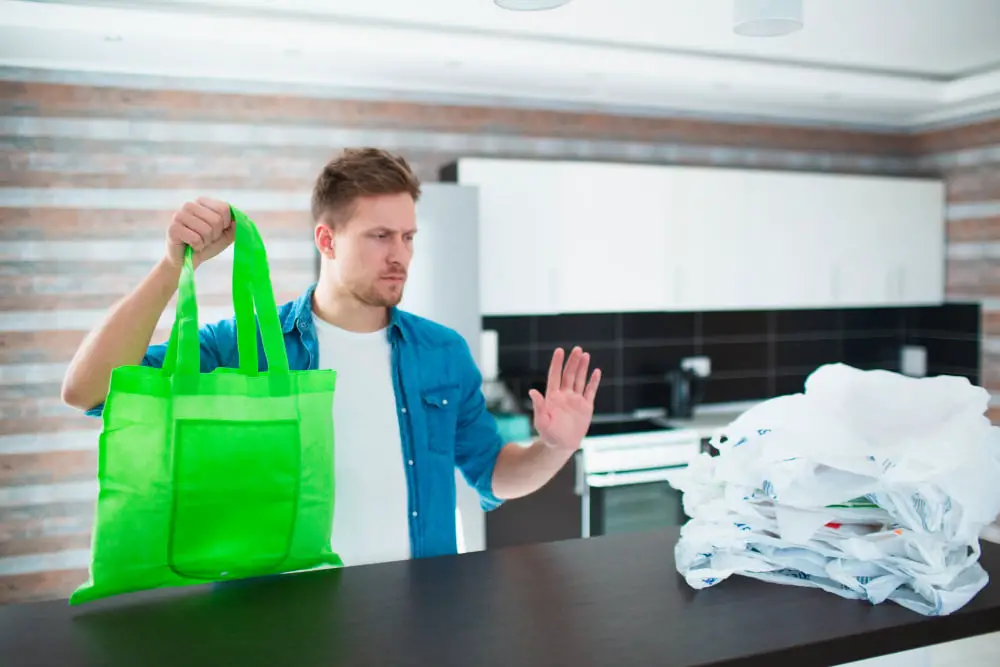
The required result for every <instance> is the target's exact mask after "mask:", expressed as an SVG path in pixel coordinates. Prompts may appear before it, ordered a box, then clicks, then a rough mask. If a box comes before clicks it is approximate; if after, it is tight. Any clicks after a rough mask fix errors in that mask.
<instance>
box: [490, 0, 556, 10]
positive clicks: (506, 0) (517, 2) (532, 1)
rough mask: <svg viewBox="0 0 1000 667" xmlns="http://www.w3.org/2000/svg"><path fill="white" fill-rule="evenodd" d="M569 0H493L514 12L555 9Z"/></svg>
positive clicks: (501, 6) (498, 5) (499, 5)
mask: <svg viewBox="0 0 1000 667" xmlns="http://www.w3.org/2000/svg"><path fill="white" fill-rule="evenodd" d="M569 1H570V0H493V2H494V4H496V6H497V7H500V8H501V9H510V10H512V11H515V12H534V11H539V10H543V9H555V8H556V7H562V6H563V5H565V4H567V3H569Z"/></svg>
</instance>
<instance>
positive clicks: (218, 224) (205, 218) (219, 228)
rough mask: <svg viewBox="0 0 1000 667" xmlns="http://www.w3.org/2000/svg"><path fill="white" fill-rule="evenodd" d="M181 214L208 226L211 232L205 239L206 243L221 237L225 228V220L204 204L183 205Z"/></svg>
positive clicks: (190, 203) (189, 203) (191, 203)
mask: <svg viewBox="0 0 1000 667" xmlns="http://www.w3.org/2000/svg"><path fill="white" fill-rule="evenodd" d="M181 212H182V213H184V214H186V215H187V216H190V217H191V218H194V219H196V220H200V221H202V222H204V223H205V224H206V225H208V228H209V230H211V236H210V237H209V238H206V239H205V241H206V242H209V243H210V242H211V241H214V240H216V239H217V238H219V237H220V236H222V232H223V230H224V229H225V228H226V224H225V219H224V218H223V217H222V215H221V214H220V213H219V212H218V211H214V210H212V209H211V208H209V207H208V206H205V205H204V204H199V203H197V202H190V201H189V202H188V203H186V204H184V208H182V209H181Z"/></svg>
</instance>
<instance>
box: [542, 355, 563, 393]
mask: <svg viewBox="0 0 1000 667" xmlns="http://www.w3.org/2000/svg"><path fill="white" fill-rule="evenodd" d="M565 355H566V353H565V352H563V349H562V348H561V347H557V348H556V351H555V352H553V353H552V363H550V364H549V379H548V382H547V383H546V385H545V391H546V393H548V392H550V391H559V389H560V388H561V387H562V382H561V379H562V366H563V357H564V356H565Z"/></svg>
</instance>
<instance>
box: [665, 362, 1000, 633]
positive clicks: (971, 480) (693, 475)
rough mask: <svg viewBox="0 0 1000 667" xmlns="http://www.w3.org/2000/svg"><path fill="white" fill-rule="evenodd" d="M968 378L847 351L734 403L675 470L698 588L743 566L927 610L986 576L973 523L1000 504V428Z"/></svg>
mask: <svg viewBox="0 0 1000 667" xmlns="http://www.w3.org/2000/svg"><path fill="white" fill-rule="evenodd" d="M988 405H989V394H988V393H987V392H986V391H985V390H984V389H982V388H980V387H976V386H974V385H972V384H971V383H970V382H969V381H968V380H966V379H965V378H959V377H950V376H939V377H932V378H910V377H906V376H903V375H899V374H897V373H892V372H890V371H881V370H879V371H862V370H858V369H855V368H852V367H850V366H846V365H843V364H832V365H828V366H823V367H821V368H819V369H818V370H817V371H815V372H814V373H813V374H812V375H810V376H809V378H808V380H807V381H806V386H805V392H804V393H802V394H793V395H789V396H781V397H778V398H775V399H772V400H769V401H765V402H763V403H761V404H759V405H757V406H755V407H754V408H751V409H750V410H748V411H746V412H745V413H743V414H742V415H741V416H740V417H739V418H737V419H736V420H735V421H733V422H732V423H731V424H730V425H729V426H728V427H727V428H726V429H724V430H723V432H722V433H721V434H719V435H718V436H717V437H716V438H715V439H714V440H713V443H712V444H713V445H714V447H715V448H716V449H717V450H718V451H719V455H718V456H717V457H710V456H708V455H707V454H702V455H701V456H699V457H698V458H696V459H695V460H694V461H693V462H692V463H691V465H689V467H688V468H687V470H686V471H685V472H684V473H683V474H681V475H679V476H678V478H677V485H678V487H679V488H680V490H681V491H682V492H683V494H684V509H685V511H686V513H687V514H688V516H690V517H692V518H691V520H690V521H689V522H688V523H687V524H686V525H685V526H683V527H682V529H681V538H680V540H679V541H678V543H677V546H676V548H675V560H676V563H677V569H678V571H679V572H680V573H681V574H682V575H683V576H684V577H685V579H686V581H687V582H688V584H689V585H690V586H692V587H693V588H696V589H701V588H706V587H708V586H714V585H716V584H718V583H719V582H721V581H723V580H724V579H726V578H728V577H730V576H732V575H734V574H738V575H742V576H748V577H753V578H756V579H761V580H764V581H770V582H775V583H783V584H789V585H797V586H809V587H815V588H820V589H823V590H826V591H828V592H831V593H835V594H837V595H840V596H842V597H845V598H851V599H864V600H868V601H869V602H871V603H873V604H878V603H881V602H884V601H885V600H890V601H893V602H895V603H897V604H900V605H902V606H904V607H906V608H908V609H911V610H913V611H916V612H918V613H921V614H925V615H944V614H949V613H951V612H953V611H955V610H956V609H959V608H961V607H962V606H964V605H965V604H967V603H968V602H969V600H971V599H972V598H973V597H974V596H975V595H976V594H977V593H978V592H979V591H980V590H981V589H982V588H983V587H984V586H985V585H986V584H987V582H988V575H987V573H986V572H985V570H983V568H982V567H981V566H980V565H979V563H978V560H979V555H980V546H979V534H980V532H981V531H982V530H983V528H984V526H986V525H987V524H989V523H991V522H992V521H993V520H994V519H995V518H996V517H997V515H998V513H1000V428H997V427H994V426H992V425H991V424H990V422H989V420H988V419H987V418H986V416H985V412H986V409H987V407H988Z"/></svg>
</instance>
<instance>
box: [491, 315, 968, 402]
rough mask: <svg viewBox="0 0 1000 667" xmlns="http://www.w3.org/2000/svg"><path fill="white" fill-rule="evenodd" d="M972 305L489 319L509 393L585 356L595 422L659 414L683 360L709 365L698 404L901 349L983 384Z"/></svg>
mask: <svg viewBox="0 0 1000 667" xmlns="http://www.w3.org/2000/svg"><path fill="white" fill-rule="evenodd" d="M979 321H980V307H979V305H977V304H947V305H944V306H939V307H921V308H849V309H823V310H777V311H725V312H720V311H712V312H704V313H691V312H688V313H600V314H572V315H544V316H531V315H525V316H507V317H486V318H484V319H483V327H484V328H486V329H494V330H496V331H497V332H498V335H499V339H500V352H499V365H500V371H501V373H502V375H503V377H504V378H505V379H506V380H507V381H508V382H509V383H510V385H511V387H512V389H513V390H514V391H515V392H517V393H518V394H520V395H521V396H522V397H525V398H526V397H527V392H528V390H529V389H531V388H536V389H539V390H544V387H545V377H546V373H547V371H548V365H549V362H550V361H551V359H552V352H553V350H554V349H555V348H556V347H557V346H561V347H563V348H565V349H566V350H567V351H569V350H570V349H571V348H572V347H573V346H574V345H581V346H583V347H584V348H585V349H586V350H587V351H588V352H590V354H591V364H592V366H595V367H600V368H601V371H602V374H603V380H602V381H601V390H600V392H599V393H598V399H597V405H596V410H597V412H600V413H607V412H622V411H625V412H631V411H632V410H635V409H639V408H662V407H663V406H664V405H665V403H666V398H667V397H666V386H665V383H664V382H663V376H664V374H665V373H666V372H667V371H668V370H670V369H673V368H677V367H678V366H679V364H680V361H681V359H683V358H684V357H689V356H694V355H698V354H704V355H706V356H708V357H710V358H711V362H712V377H711V378H709V381H708V384H707V386H706V389H705V395H704V399H703V402H705V403H726V402H730V401H744V400H755V399H764V398H769V397H771V396H776V395H782V394H789V393H795V392H800V391H802V390H803V387H804V384H805V380H806V377H808V375H809V373H811V372H812V371H813V370H815V369H816V368H817V367H818V366H821V365H823V364H827V363H834V362H844V363H847V364H850V365H852V366H855V367H857V368H863V369H866V370H870V369H876V368H884V369H887V370H894V371H898V370H899V355H900V346H901V345H903V344H904V343H908V344H914V345H923V346H925V347H926V348H927V359H928V373H929V374H931V375H938V374H948V375H960V376H964V377H967V378H969V380H970V381H972V382H973V383H975V384H978V383H979Z"/></svg>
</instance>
